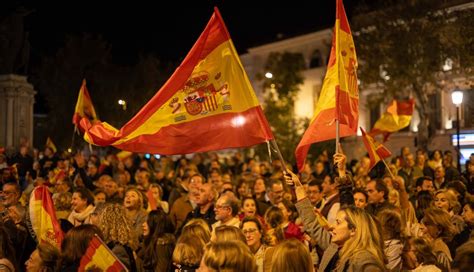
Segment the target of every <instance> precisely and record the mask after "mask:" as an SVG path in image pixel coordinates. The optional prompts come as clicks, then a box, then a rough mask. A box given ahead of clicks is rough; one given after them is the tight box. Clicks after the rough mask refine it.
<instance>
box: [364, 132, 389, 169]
mask: <svg viewBox="0 0 474 272" xmlns="http://www.w3.org/2000/svg"><path fill="white" fill-rule="evenodd" d="M360 130H361V131H362V140H363V141H364V145H365V148H366V149H367V152H368V153H369V158H370V166H369V170H370V169H372V168H373V167H374V166H375V165H376V164H377V163H378V162H379V161H381V160H383V159H385V158H388V157H390V156H391V155H392V152H390V150H388V149H387V148H386V147H385V146H383V145H382V144H379V143H377V142H376V141H375V140H374V138H372V137H371V136H370V135H368V134H367V133H366V132H365V130H364V129H363V128H360Z"/></svg>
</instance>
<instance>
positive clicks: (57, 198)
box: [52, 192, 72, 220]
mask: <svg viewBox="0 0 474 272" xmlns="http://www.w3.org/2000/svg"><path fill="white" fill-rule="evenodd" d="M52 198H53V203H54V208H55V210H56V218H57V219H58V220H59V219H67V218H68V216H69V214H70V213H71V201H72V194H71V193H70V192H63V193H57V194H54V195H53V197H52Z"/></svg>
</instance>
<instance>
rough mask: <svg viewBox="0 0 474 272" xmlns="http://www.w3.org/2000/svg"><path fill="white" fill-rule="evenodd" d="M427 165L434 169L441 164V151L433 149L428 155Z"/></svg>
mask: <svg viewBox="0 0 474 272" xmlns="http://www.w3.org/2000/svg"><path fill="white" fill-rule="evenodd" d="M428 166H429V167H430V168H431V169H432V170H433V171H435V170H436V168H438V167H440V166H443V153H442V152H441V150H438V149H437V150H435V151H433V153H432V154H431V156H430V159H429V160H428Z"/></svg>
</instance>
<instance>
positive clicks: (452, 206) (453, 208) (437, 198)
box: [433, 189, 466, 233]
mask: <svg viewBox="0 0 474 272" xmlns="http://www.w3.org/2000/svg"><path fill="white" fill-rule="evenodd" d="M433 204H434V206H435V207H437V208H440V209H442V210H445V211H447V212H448V213H449V216H450V219H451V222H452V223H453V225H454V227H455V228H456V232H457V233H460V232H461V231H463V230H464V227H465V226H466V224H465V223H464V220H463V219H462V217H461V216H460V215H459V214H458V213H459V211H460V210H461V204H459V201H458V198H457V197H456V195H455V194H454V193H453V192H452V191H450V190H446V189H441V190H438V191H436V192H435V194H434V201H433Z"/></svg>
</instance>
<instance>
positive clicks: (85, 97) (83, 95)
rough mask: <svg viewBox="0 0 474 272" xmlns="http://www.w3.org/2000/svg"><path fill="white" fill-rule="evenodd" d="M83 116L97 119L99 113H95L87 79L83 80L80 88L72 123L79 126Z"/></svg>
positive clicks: (93, 119)
mask: <svg viewBox="0 0 474 272" xmlns="http://www.w3.org/2000/svg"><path fill="white" fill-rule="evenodd" d="M82 118H87V119H89V120H90V121H97V120H98V118H97V114H96V113H95V109H94V105H93V104H92V99H91V97H90V95H89V91H88V90H87V86H86V80H85V79H83V80H82V85H81V88H80V89H79V96H78V97H77V102H76V109H75V110H74V115H73V116H72V123H73V124H74V125H75V126H76V127H77V126H79V122H80V121H81V119H82Z"/></svg>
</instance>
